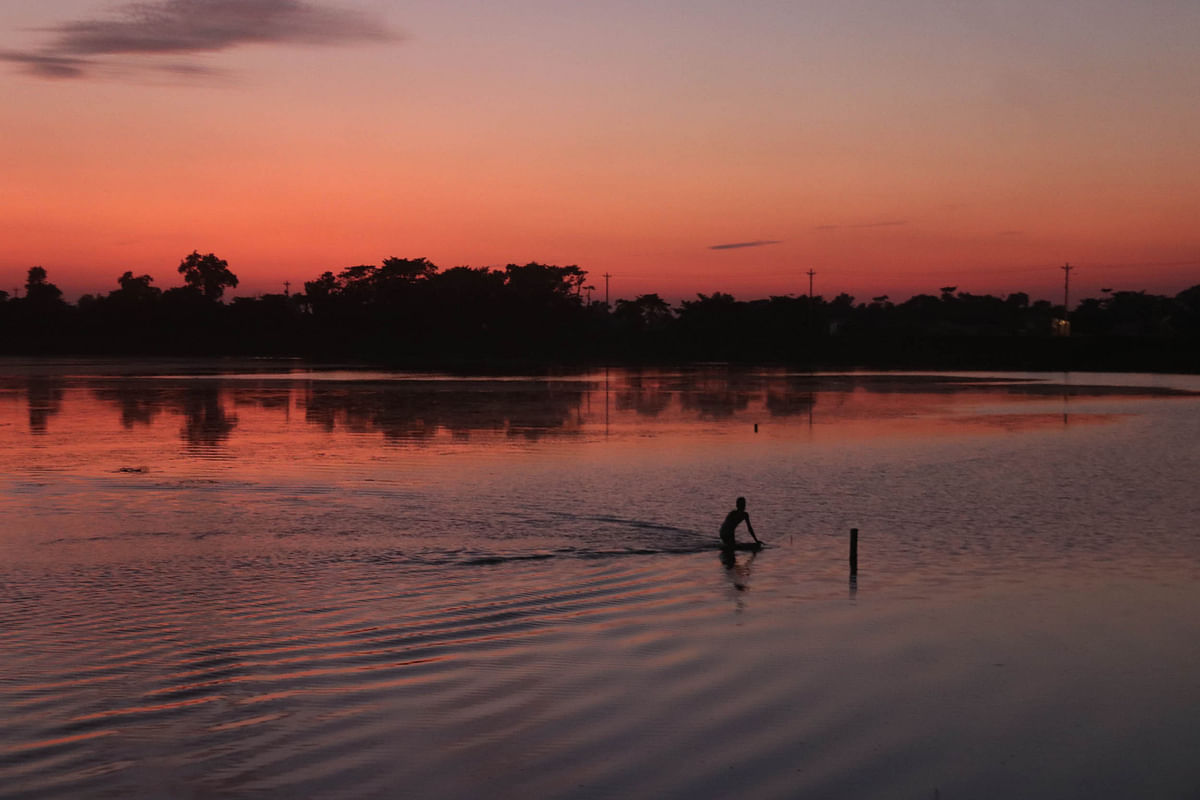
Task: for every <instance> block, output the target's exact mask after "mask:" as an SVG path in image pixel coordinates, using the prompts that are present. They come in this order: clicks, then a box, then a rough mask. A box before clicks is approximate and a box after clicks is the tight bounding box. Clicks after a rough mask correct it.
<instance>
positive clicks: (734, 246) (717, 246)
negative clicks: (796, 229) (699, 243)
mask: <svg viewBox="0 0 1200 800" xmlns="http://www.w3.org/2000/svg"><path fill="white" fill-rule="evenodd" d="M771 244H783V242H782V240H779V239H761V240H758V241H754V242H733V243H731V244H714V245H712V246H711V247H709V248H708V249H709V250H740V249H742V248H743V247H766V246H767V245H771Z"/></svg>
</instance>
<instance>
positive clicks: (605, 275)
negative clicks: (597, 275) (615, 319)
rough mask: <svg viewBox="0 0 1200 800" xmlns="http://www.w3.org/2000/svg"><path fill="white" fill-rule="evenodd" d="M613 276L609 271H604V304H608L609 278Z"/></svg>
mask: <svg viewBox="0 0 1200 800" xmlns="http://www.w3.org/2000/svg"><path fill="white" fill-rule="evenodd" d="M611 277H612V274H611V273H609V272H606V273H604V305H605V306H608V279H609V278H611Z"/></svg>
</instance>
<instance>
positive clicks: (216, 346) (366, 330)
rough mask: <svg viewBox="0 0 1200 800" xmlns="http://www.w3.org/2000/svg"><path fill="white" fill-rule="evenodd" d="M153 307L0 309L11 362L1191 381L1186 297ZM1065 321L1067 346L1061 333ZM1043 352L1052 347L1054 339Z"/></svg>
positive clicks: (413, 272) (525, 287)
mask: <svg viewBox="0 0 1200 800" xmlns="http://www.w3.org/2000/svg"><path fill="white" fill-rule="evenodd" d="M178 273H179V274H180V275H181V276H182V279H183V285H182V286H178V287H174V288H169V289H166V290H163V289H160V288H159V287H157V286H155V285H154V279H153V278H152V277H151V276H150V275H134V274H133V273H132V272H125V273H124V274H123V275H121V276H120V277H118V278H117V288H116V289H114V290H112V291H110V292H108V293H107V294H86V295H84V296H83V297H81V298H80V299H79V301H78V302H77V303H74V304H71V303H68V302H66V301H65V300H64V299H63V296H62V291H61V290H60V289H59V288H58V287H57V286H55V285H54V284H53V283H51V282H50V281H49V279H48V275H47V273H46V270H45V269H43V268H42V267H31V268H30V269H29V271H28V275H27V279H26V283H25V287H24V292H23V293H21V292H20V291H18V292H17V293H16V296H10V295H9V294H8V293H7V292H2V291H0V342H2V344H0V350H2V351H3V352H4V353H6V354H10V355H37V354H77V355H89V354H94V355H184V356H187V355H191V356H208V355H253V356H301V357H308V358H315V359H339V360H343V359H354V360H363V361H375V362H384V363H392V364H397V365H406V366H411V367H455V366H463V367H467V366H470V367H481V366H487V365H495V366H497V367H498V368H504V367H511V366H516V365H526V366H529V365H551V364H587V363H600V362H610V361H611V362H624V363H670V362H683V361H705V360H721V361H759V362H779V363H797V364H804V365H809V366H831V367H833V366H837V367H845V366H861V367H880V368H883V367H907V368H916V367H937V368H946V367H962V368H967V367H974V368H1030V369H1062V368H1073V369H1089V368H1091V369H1105V368H1111V369H1140V370H1153V369H1172V370H1187V371H1200V356H1198V351H1200V348H1197V346H1196V345H1197V343H1198V342H1200V285H1197V286H1193V287H1192V288H1190V289H1187V290H1185V291H1183V292H1180V293H1179V294H1178V295H1176V296H1174V297H1166V296H1160V295H1153V294H1147V293H1146V292H1141V291H1117V292H1113V291H1111V290H1104V294H1103V296H1102V297H1099V298H1086V299H1084V300H1082V301H1080V302H1079V303H1078V304H1077V305H1076V306H1075V307H1074V308H1072V309H1070V312H1069V314H1068V313H1067V309H1065V308H1064V307H1063V306H1062V305H1055V304H1053V303H1051V302H1049V301H1047V300H1036V301H1034V300H1031V299H1030V297H1029V295H1028V294H1026V293H1024V292H1016V293H1013V294H1010V295H1007V296H1006V297H995V296H992V295H975V294H971V293H969V292H960V291H958V289H957V287H954V286H946V287H942V288H941V289H940V290H939V292H938V293H937V294H919V295H916V296H914V297H911V298H909V299H908V300H905V301H903V302H899V303H895V302H892V301H891V300H890V299H889V298H888V297H887V296H882V297H875V298H872V299H871V300H870V302H855V298H853V297H851V296H850V295H848V294H839V295H837V296H836V297H834V298H832V299H828V300H827V299H826V298H824V297H821V296H815V297H812V298H810V297H808V296H803V295H802V296H792V295H788V296H775V297H770V298H768V299H764V300H752V301H740V300H737V299H736V298H734V297H733V295H730V294H726V293H723V292H714V293H713V294H710V295H706V294H698V295H697V297H696V299H694V300H684V301H682V302H681V303H680V304H679V305H678V306H671V305H670V304H669V303H667V302H666V301H665V300H663V299H662V298H661V297H659V295H657V294H643V295H640V296H637V297H635V298H633V299H618V300H616V302H615V303H613V304H612V305H611V306H610V305H609V304H608V303H604V302H598V301H591V300H590V294H591V288H592V287H590V286H588V285H586V284H587V272H586V271H585V270H582V269H580V268H579V267H578V266H574V265H571V266H555V265H549V264H539V263H530V264H524V265H517V264H509V265H507V266H506V267H504V268H503V269H492V268H486V267H481V268H473V267H453V268H450V269H445V270H441V269H439V268H438V267H437V266H436V265H434V264H433V263H431V262H430V261H428V260H427V259H424V258H416V259H404V258H387V259H384V260H383V261H382V263H381V264H379V265H368V264H363V265H357V266H352V267H347V268H345V269H343V270H341V271H340V272H337V273H334V272H332V271H330V272H325V273H323V274H322V275H320V276H318V277H317V278H315V279H313V280H310V281H306V282H305V283H304V290H303V291H302V292H296V293H287V292H285V293H283V294H264V295H259V296H256V297H236V298H233V299H232V300H230V301H229V302H225V301H224V299H223V298H224V294H225V290H226V289H230V288H235V287H236V286H237V285H238V278H237V276H236V275H235V274H234V273H233V272H232V271H231V270H230V269H229V265H228V263H227V262H226V261H224V260H223V259H220V258H218V257H217V256H215V255H214V254H212V253H208V254H205V255H202V254H200V253H199V252H192V253H191V254H189V255H187V256H186V257H185V258H184V259H183V260H182V261H181V262H180V264H179V266H178ZM1064 319H1069V322H1070V329H1069V332H1070V335H1069V336H1064V335H1061V334H1064V333H1066V332H1067V331H1066V330H1065V329H1064V326H1063V324H1062V322H1061V321H1062V320H1064ZM1056 334H1057V335H1056Z"/></svg>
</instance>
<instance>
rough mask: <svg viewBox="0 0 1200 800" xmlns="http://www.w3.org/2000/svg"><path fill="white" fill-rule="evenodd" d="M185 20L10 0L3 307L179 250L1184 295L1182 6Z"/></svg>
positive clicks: (1189, 20) (267, 11) (368, 5)
mask: <svg viewBox="0 0 1200 800" xmlns="http://www.w3.org/2000/svg"><path fill="white" fill-rule="evenodd" d="M206 4H208V5H209V9H208V10H207V11H206V12H205V13H206V17H205V19H208V20H209V21H211V20H212V18H213V17H214V15H217V16H219V15H220V14H222V13H226V12H223V11H222V10H221V8H222V7H221V4H220V3H219V2H218V0H191V5H192V6H193V7H194V6H196V5H200V6H204V5H206ZM34 5H36V7H32V8H31V7H28V6H34ZM186 5H187V4H185V3H183V2H182V0H153V2H152V3H151V7H152V8H153V9H154V10H155V11H156V12H157V16H154V15H150V16H149V17H146V16H143V17H142V18H134V17H132V16H129V15H128V14H126V13H125V12H123V11H122V6H121V5H120V4H114V3H111V2H96V1H92V0H46V2H43V3H39V4H25V3H21V4H18V3H15V2H6V3H0V59H2V60H0V86H2V87H3V97H4V103H3V106H2V107H0V141H3V144H4V146H3V148H0V176H3V177H2V178H0V237H2V241H3V243H4V246H3V248H0V288H4V289H10V290H11V287H12V286H17V285H20V284H21V283H22V282H23V280H24V274H25V271H26V269H27V268H28V267H29V266H31V265H33V264H41V265H43V266H45V267H46V268H47V270H49V273H50V279H51V280H53V281H55V282H56V283H58V284H59V285H60V286H62V287H63V288H64V290H66V291H67V294H68V296H77V295H78V294H79V293H80V292H84V291H108V290H110V289H113V288H115V286H116V283H115V279H116V276H117V275H119V274H120V273H122V272H123V271H125V270H126V269H132V270H134V271H135V272H138V273H141V272H148V273H150V274H151V275H154V276H155V278H156V282H157V283H158V284H159V285H161V286H164V287H166V286H173V285H177V284H178V283H179V280H178V276H177V275H176V273H175V267H176V265H177V264H178V263H179V260H180V258H181V257H182V256H183V255H185V254H186V253H188V252H190V251H191V250H193V249H199V250H201V251H202V252H209V251H212V252H215V253H217V254H218V255H219V256H221V257H222V258H225V259H227V260H228V261H229V264H230V267H231V268H232V269H233V271H234V272H235V273H237V274H238V275H239V277H240V278H241V281H242V284H241V286H240V288H239V290H238V293H240V294H241V293H246V294H252V293H256V292H263V291H279V290H281V288H282V282H283V281H284V280H291V281H292V283H293V287H297V286H298V285H299V284H300V283H302V282H303V281H304V280H306V279H311V278H313V277H315V276H316V275H317V274H319V273H320V272H322V271H324V270H326V269H332V270H335V271H336V270H338V269H341V268H343V267H345V266H349V265H352V264H358V263H379V261H380V260H381V259H382V258H385V257H387V256H392V255H398V256H404V257H416V256H425V257H428V258H430V259H431V260H433V261H434V262H435V263H437V264H438V265H439V266H442V267H450V266H455V265H460V264H470V265H472V266H485V265H494V266H499V265H503V264H505V263H508V262H521V263H523V262H526V261H530V260H538V261H543V262H548V263H559V264H567V263H573V264H578V265H579V266H581V267H583V268H584V269H587V270H589V271H590V272H591V275H592V283H593V285H595V286H596V287H597V289H598V290H599V291H600V292H601V293H602V292H603V279H602V278H601V277H600V276H601V273H604V272H610V273H612V274H613V275H614V278H613V295H614V296H615V297H622V296H625V297H627V296H632V295H634V294H638V293H642V292H658V293H660V294H662V295H664V296H666V297H668V298H671V299H678V298H680V297H689V296H691V295H692V294H694V293H695V292H706V293H707V292H712V291H717V290H721V291H730V292H733V293H734V294H735V295H737V296H739V297H743V298H746V299H748V298H751V297H761V296H766V295H769V294H786V293H788V292H797V293H800V292H804V291H807V285H808V279H807V277H806V276H805V275H804V272H805V271H806V270H808V269H810V268H812V269H814V270H816V272H817V278H816V289H817V292H818V293H821V294H825V295H827V296H831V295H833V294H836V293H838V292H841V291H847V292H850V293H851V294H853V295H855V296H857V297H858V298H859V299H864V300H865V299H869V298H870V297H871V296H874V295H880V294H890V295H891V296H892V297H893V299H899V298H903V297H907V296H908V295H911V294H913V293H916V292H934V291H936V290H937V289H938V287H941V286H946V285H956V286H958V287H959V289H960V290H962V291H971V292H977V293H984V292H991V293H998V294H1006V293H1009V292H1013V291H1029V292H1031V293H1032V294H1034V295H1035V296H1047V297H1053V298H1058V297H1061V288H1062V271H1061V270H1059V269H1058V266H1059V265H1061V264H1062V263H1063V262H1064V261H1070V262H1072V263H1073V264H1075V265H1077V266H1078V271H1076V272H1075V273H1073V275H1072V281H1073V292H1072V294H1073V296H1076V297H1082V296H1086V295H1088V294H1091V295H1095V294H1097V293H1098V291H1099V288H1100V287H1102V286H1103V287H1114V288H1117V289H1147V290H1150V291H1155V292H1164V293H1174V292H1177V291H1179V290H1181V289H1183V288H1186V287H1188V286H1190V285H1193V284H1196V283H1200V225H1198V224H1197V222H1198V221H1200V181H1198V180H1197V179H1196V176H1197V175H1200V148H1197V147H1196V146H1195V144H1196V142H1198V141H1200V104H1197V103H1196V102H1195V99H1196V98H1197V97H1200V48H1196V47H1195V42H1196V41H1197V40H1200V6H1198V5H1197V4H1195V3H1190V2H1189V3H1184V2H1168V1H1167V0H1153V1H1152V2H1146V3H1139V4H1127V3H1118V2H1115V1H1111V0H1093V1H1091V2H1064V3H1060V4H1054V6H1055V7H1054V8H1052V9H1047V8H1044V7H1043V4H1041V3H1034V2H1023V1H1022V2H1008V3H1004V4H999V3H995V4H991V3H978V4H962V5H967V6H970V7H969V8H966V7H958V6H957V5H956V6H954V7H949V6H947V4H945V3H940V2H934V1H933V0H928V2H915V1H914V0H898V1H897V2H886V3H885V2H866V1H863V2H853V0H852V1H851V2H840V3H835V2H797V3H779V2H768V0H746V1H745V2H740V3H737V4H734V3H731V2H714V1H713V0H691V1H690V2H683V0H671V1H669V2H663V3H660V4H656V5H655V8H653V9H646V8H643V7H641V6H642V5H643V4H636V3H608V4H595V7H590V6H589V7H587V8H571V7H565V6H569V5H573V4H559V3H551V2H548V0H547V1H545V2H531V1H530V0H516V1H515V2H512V3H508V4H493V5H496V6H503V8H500V7H496V8H491V7H488V8H483V7H480V5H479V4H477V3H467V2H460V1H459V0H445V1H444V2H432V0H431V1H430V2H414V3H408V4H405V5H403V6H399V5H397V4H394V3H389V2H385V1H384V0H359V1H358V2H351V1H350V0H345V1H343V2H338V3H334V2H326V0H310V2H301V0H242V6H241V7H240V8H241V9H242V11H243V12H244V11H245V10H246V9H250V10H252V11H254V12H255V13H253V14H249V13H242V12H239V13H242V16H239V17H237V18H235V19H230V20H225V22H226V23H228V24H227V25H226V26H225V27H224V28H223V29H222V32H221V34H220V36H219V37H216V38H214V37H213V35H212V34H211V33H210V32H209V31H208V28H207V27H205V26H200V25H197V24H196V19H194V18H192V17H189V16H188V14H187V13H185V11H186V8H185V6H186ZM585 5H586V4H585ZM1132 5H1136V8H1134V7H1131V6H1132ZM239 26H240V27H239ZM56 70H57V72H56ZM64 71H67V72H70V74H61V73H62V72H64ZM745 242H773V243H772V244H760V245H758V246H754V247H741V248H731V249H720V250H714V249H711V248H713V247H714V246H717V245H724V244H734V243H745Z"/></svg>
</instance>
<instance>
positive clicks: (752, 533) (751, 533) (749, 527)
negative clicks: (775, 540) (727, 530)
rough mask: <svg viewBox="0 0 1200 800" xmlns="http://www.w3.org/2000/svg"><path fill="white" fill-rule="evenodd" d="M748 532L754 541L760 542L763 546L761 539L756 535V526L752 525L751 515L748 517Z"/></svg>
mask: <svg viewBox="0 0 1200 800" xmlns="http://www.w3.org/2000/svg"><path fill="white" fill-rule="evenodd" d="M746 530H748V531H750V535H751V536H752V537H753V538H754V541H756V542H758V543H759V544H762V541H760V540H759V538H758V537H757V536H755V535H754V526H753V525H751V524H750V515H749V514H747V515H746Z"/></svg>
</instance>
